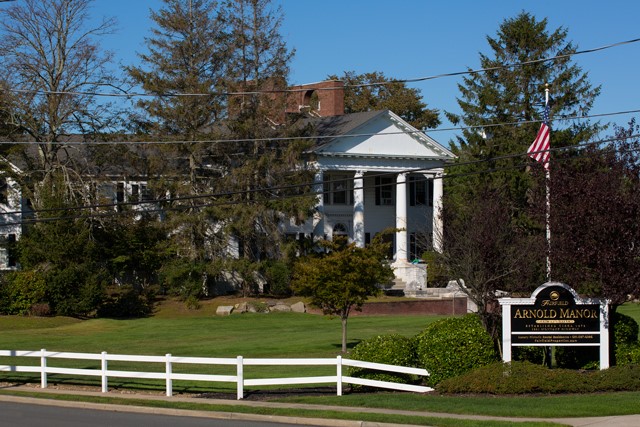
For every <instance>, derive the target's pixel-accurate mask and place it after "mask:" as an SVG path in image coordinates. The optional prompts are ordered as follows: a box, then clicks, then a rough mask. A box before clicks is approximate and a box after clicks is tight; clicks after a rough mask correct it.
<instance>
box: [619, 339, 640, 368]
mask: <svg viewBox="0 0 640 427" xmlns="http://www.w3.org/2000/svg"><path fill="white" fill-rule="evenodd" d="M616 363H617V365H618V366H628V365H638V366H640V344H638V343H634V344H623V345H621V346H619V347H618V348H616Z"/></svg>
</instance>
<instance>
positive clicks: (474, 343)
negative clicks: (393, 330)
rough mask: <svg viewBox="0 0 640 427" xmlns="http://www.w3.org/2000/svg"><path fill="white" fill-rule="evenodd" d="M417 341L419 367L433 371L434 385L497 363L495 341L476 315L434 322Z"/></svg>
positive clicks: (431, 379)
mask: <svg viewBox="0 0 640 427" xmlns="http://www.w3.org/2000/svg"><path fill="white" fill-rule="evenodd" d="M415 339H416V353H417V357H418V365H419V366H420V367H422V368H425V369H426V370H427V371H429V374H430V377H429V381H428V382H429V384H430V385H434V384H438V383H439V382H440V381H442V380H444V379H446V378H451V377H455V376H457V375H461V374H463V373H465V372H468V371H469V370H471V369H474V368H478V367H480V366H484V365H487V364H489V363H492V362H494V361H496V360H497V355H496V352H495V350H494V347H493V341H492V340H491V337H490V336H489V334H488V333H487V331H486V330H485V329H484V327H483V326H482V323H481V322H480V318H479V317H478V316H476V315H474V314H468V315H466V316H463V317H452V318H447V319H443V320H439V321H437V322H434V323H432V324H430V325H429V326H428V327H427V328H426V329H425V330H424V331H423V332H421V333H420V334H418V335H417V336H416V338H415Z"/></svg>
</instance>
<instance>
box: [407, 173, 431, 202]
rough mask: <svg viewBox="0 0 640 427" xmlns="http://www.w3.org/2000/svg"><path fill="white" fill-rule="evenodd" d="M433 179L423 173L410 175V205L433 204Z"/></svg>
mask: <svg viewBox="0 0 640 427" xmlns="http://www.w3.org/2000/svg"><path fill="white" fill-rule="evenodd" d="M432 194H433V179H432V178H427V177H425V176H423V175H419V176H409V205H410V206H433V199H432V197H431V195H432Z"/></svg>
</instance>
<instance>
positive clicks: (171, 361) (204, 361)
mask: <svg viewBox="0 0 640 427" xmlns="http://www.w3.org/2000/svg"><path fill="white" fill-rule="evenodd" d="M0 357H37V358H39V359H40V366H10V365H0V372H37V373H40V379H41V380H40V386H41V387H42V388H46V387H47V375H48V374H62V375H86V376H95V377H101V379H102V392H103V393H106V392H107V391H108V380H109V377H112V378H139V379H159V380H165V383H166V393H167V396H171V395H172V394H173V381H174V380H185V381H208V382H231V383H236V384H237V398H238V400H240V399H242V398H243V397H244V387H245V386H248V387H251V386H266V385H294V384H327V383H330V384H333V383H335V384H336V388H337V394H338V396H342V386H343V384H358V385H364V386H370V387H380V388H387V389H392V390H401V391H413V392H418V393H426V392H429V391H433V389H432V388H430V387H423V386H417V385H409V384H399V383H393V382H387V381H374V380H367V379H363V378H354V377H350V376H345V375H343V372H342V368H343V366H352V367H357V368H364V369H372V370H379V371H387V372H396V373H403V374H411V375H419V376H428V375H429V373H428V372H427V371H426V370H425V369H419V368H408V367H404V366H394V365H385V364H381V363H370V362H363V361H359V360H350V359H343V358H342V356H337V357H336V358H318V359H313V358H308V359H251V358H246V359H245V358H243V357H242V356H238V357H236V358H216V357H177V356H172V355H171V354H166V355H164V356H135V355H126V354H108V353H107V352H102V353H100V354H96V353H69V352H57V351H47V350H45V349H42V350H40V351H17V350H0ZM51 359H75V360H94V361H100V369H78V368H61V367H54V366H49V361H50V360H51ZM109 361H118V362H145V363H161V364H164V366H165V370H164V372H144V371H119V370H110V369H109V368H108V362H109ZM176 364H198V365H234V366H235V367H236V369H235V371H236V374H235V375H208V374H186V373H174V372H173V366H174V365H176ZM302 365H306V366H335V367H336V375H328V376H317V377H290V378H251V379H250V378H245V377H244V367H245V366H302Z"/></svg>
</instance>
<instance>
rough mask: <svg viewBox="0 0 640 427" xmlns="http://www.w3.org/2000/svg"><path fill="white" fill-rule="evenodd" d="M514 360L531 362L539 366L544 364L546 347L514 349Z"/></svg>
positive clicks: (519, 347)
mask: <svg viewBox="0 0 640 427" xmlns="http://www.w3.org/2000/svg"><path fill="white" fill-rule="evenodd" d="M511 351H512V358H511V359H512V360H514V361H516V362H531V363H535V364H538V365H542V364H543V363H544V347H533V346H517V347H512V349H511Z"/></svg>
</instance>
